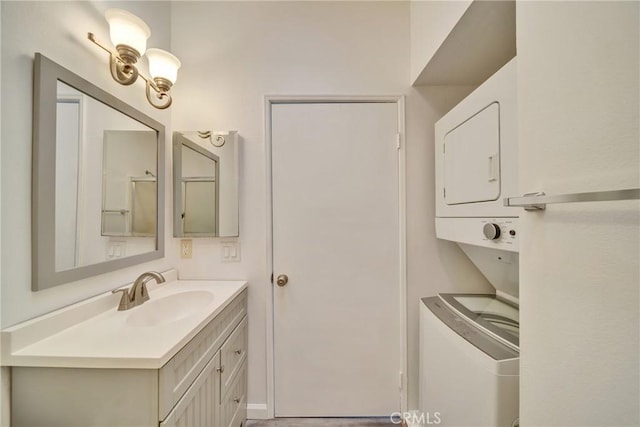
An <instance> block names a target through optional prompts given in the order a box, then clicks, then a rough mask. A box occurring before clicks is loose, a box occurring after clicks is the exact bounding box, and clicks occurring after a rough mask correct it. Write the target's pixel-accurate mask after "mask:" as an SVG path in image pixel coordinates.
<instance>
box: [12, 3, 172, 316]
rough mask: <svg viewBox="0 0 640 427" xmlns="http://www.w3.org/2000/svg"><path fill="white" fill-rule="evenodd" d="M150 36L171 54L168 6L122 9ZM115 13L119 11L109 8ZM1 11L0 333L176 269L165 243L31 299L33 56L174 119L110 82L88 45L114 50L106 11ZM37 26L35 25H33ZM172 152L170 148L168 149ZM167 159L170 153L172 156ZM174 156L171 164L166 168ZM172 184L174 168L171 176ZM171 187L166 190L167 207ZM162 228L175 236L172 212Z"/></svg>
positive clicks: (31, 7)
mask: <svg viewBox="0 0 640 427" xmlns="http://www.w3.org/2000/svg"><path fill="white" fill-rule="evenodd" d="M124 3H126V6H125V7H126V8H127V9H129V10H131V11H132V12H134V13H136V14H137V15H139V16H140V17H141V18H142V19H144V20H145V21H146V22H147V23H148V24H149V26H150V27H151V28H152V31H153V30H154V29H156V28H158V29H162V28H164V29H167V30H166V32H164V33H163V32H162V31H157V30H156V31H155V32H154V33H153V34H152V36H151V39H150V40H149V45H150V46H159V47H165V48H169V46H170V32H169V31H168V29H169V28H170V21H171V16H170V4H168V3H164V2H157V3H154V2H140V3H138V2H124ZM109 5H114V6H117V5H118V3H109ZM1 7H2V123H3V126H2V141H3V143H2V237H3V239H2V265H3V266H4V267H5V268H3V269H2V327H7V326H10V325H12V324H15V323H18V322H20V321H23V320H26V319H29V318H32V317H35V316H37V315H40V314H43V313H46V312H49V311H52V310H55V309H57V308H60V307H63V306H65V305H68V304H71V303H73V302H76V301H79V300H82V299H85V298H88V297H90V296H92V295H96V294H98V293H101V292H104V291H107V290H109V289H112V288H115V287H117V286H119V285H122V284H124V283H127V282H130V281H132V280H133V279H135V277H136V275H137V274H139V273H141V272H143V271H146V270H149V269H164V268H169V267H174V266H175V265H176V259H175V257H171V255H172V254H173V253H175V254H177V247H176V248H173V249H172V247H171V245H172V244H173V242H172V240H171V239H168V247H167V253H168V254H169V256H168V257H165V259H163V260H159V261H154V262H150V263H146V264H144V265H139V266H135V267H130V268H127V269H123V270H121V271H117V272H114V273H110V274H105V275H102V276H98V277H95V278H90V279H86V280H81V281H78V282H74V283H71V284H68V285H63V286H58V287H55V288H52V289H49V290H45V291H40V292H31V244H30V239H31V231H30V227H31V202H30V197H29V196H28V195H29V194H31V142H32V141H31V116H32V75H33V71H32V70H33V65H32V64H33V56H34V53H35V52H41V53H42V54H43V55H45V56H47V57H49V58H50V59H52V60H53V61H55V62H57V63H59V64H60V65H62V66H64V67H66V68H68V69H70V70H72V71H73V72H75V73H76V74H78V75H80V76H82V77H84V78H85V79H87V80H89V81H91V82H92V83H94V84H96V85H97V86H99V87H101V88H103V89H105V90H107V91H109V92H111V93H113V94H114V95H116V96H118V97H119V98H121V99H123V100H124V101H125V102H127V103H128V104H130V105H132V106H133V107H134V108H137V109H139V110H141V111H143V112H144V113H146V114H148V115H150V116H151V117H153V118H155V119H156V120H158V121H160V122H162V123H164V124H165V125H166V126H167V127H168V128H169V127H170V125H171V120H170V119H171V117H170V112H169V111H160V110H156V109H154V108H153V107H151V106H149V104H148V103H147V101H146V98H145V95H144V85H143V84H142V83H140V82H138V83H137V84H135V85H134V86H133V87H124V86H120V85H119V84H117V83H116V82H114V81H113V80H112V79H111V76H110V74H109V69H108V55H107V54H106V53H105V52H104V51H102V50H101V49H100V48H98V47H97V46H95V45H94V44H93V43H91V42H90V41H89V40H88V39H87V32H89V31H92V32H94V33H96V35H97V37H98V38H99V39H101V40H103V41H105V42H109V36H108V27H107V23H106V21H105V19H104V9H106V7H107V4H105V3H97V2H95V3H89V2H6V1H3V2H2V3H1ZM34 23H37V25H36V24H34ZM166 147H167V148H169V147H170V146H169V145H166ZM167 153H169V151H167ZM169 159H170V156H167V162H166V163H167V165H168V164H169V161H170V160H169ZM167 170H168V172H169V173H168V174H167V183H169V182H170V180H169V178H170V168H169V169H167ZM169 189H170V185H167V200H171V199H170V197H169ZM166 213H167V215H166V217H167V220H166V221H165V227H166V231H167V233H165V234H167V236H168V232H170V223H169V222H168V221H169V218H170V215H169V210H168V209H166Z"/></svg>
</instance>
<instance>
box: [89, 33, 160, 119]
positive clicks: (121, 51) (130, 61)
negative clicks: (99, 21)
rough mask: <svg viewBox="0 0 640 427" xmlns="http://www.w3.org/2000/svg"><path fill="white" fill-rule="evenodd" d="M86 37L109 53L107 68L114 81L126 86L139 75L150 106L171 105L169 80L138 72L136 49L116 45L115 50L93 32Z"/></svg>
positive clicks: (138, 55) (138, 56) (138, 57)
mask: <svg viewBox="0 0 640 427" xmlns="http://www.w3.org/2000/svg"><path fill="white" fill-rule="evenodd" d="M88 37H89V40H91V41H92V42H93V43H95V44H96V45H98V46H99V47H100V48H102V49H103V50H104V51H105V52H107V53H109V62H110V64H109V69H110V71H111V76H112V77H113V79H114V80H115V81H117V82H118V83H120V84H121V85H125V86H128V85H131V84H133V83H134V82H135V81H136V80H137V79H138V77H140V78H142V79H143V80H144V81H145V84H146V88H145V89H146V95H147V101H149V103H150V104H151V105H152V106H154V107H155V108H158V109H160V110H164V109H165V108H169V106H171V102H172V99H171V95H170V94H169V90H170V89H171V86H172V83H171V81H170V80H168V79H165V78H162V77H156V78H154V79H151V78H149V77H146V76H145V75H143V74H142V73H140V72H139V71H138V69H137V68H136V66H135V63H136V62H137V61H138V59H140V54H139V53H138V51H137V50H135V49H133V48H131V47H130V46H126V45H118V46H116V50H112V49H109V48H108V47H106V46H105V45H104V44H102V43H100V42H99V41H98V39H97V38H96V36H95V34H93V33H89V35H88Z"/></svg>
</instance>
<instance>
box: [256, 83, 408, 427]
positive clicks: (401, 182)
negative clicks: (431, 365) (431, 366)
mask: <svg viewBox="0 0 640 427" xmlns="http://www.w3.org/2000/svg"><path fill="white" fill-rule="evenodd" d="M323 102H324V103H348V102H353V103H365V102H371V103H374V102H375V103H395V104H397V106H398V132H399V133H400V148H399V149H398V199H399V206H398V217H399V230H398V233H399V240H398V245H399V263H400V265H399V277H398V280H399V284H400V289H399V291H400V313H399V315H400V327H401V329H402V330H401V331H400V345H401V348H400V360H401V363H400V369H401V373H402V378H403V381H402V385H401V389H400V411H402V412H406V410H407V402H408V401H407V391H408V387H407V383H408V381H407V255H406V245H407V221H406V197H407V194H406V141H405V135H406V132H405V97H404V96H403V95H381V96H360V95H357V96H345V95H338V96H331V95H327V96H325V95H308V96H305V95H296V96H289V95H267V96H265V162H266V164H265V172H266V179H265V182H266V186H267V188H266V203H267V210H266V212H267V215H266V217H267V236H266V237H267V239H266V241H267V257H266V258H267V259H266V261H267V270H266V271H267V275H268V276H271V274H272V271H273V197H272V196H273V187H272V174H271V171H272V165H271V162H272V157H271V151H272V143H271V119H272V117H271V106H272V105H273V104H290V103H323ZM266 281H267V286H268V291H267V292H266V315H267V319H266V328H267V330H266V347H267V404H266V408H263V405H257V404H252V405H247V411H249V406H251V415H252V417H248V418H253V415H254V414H255V419H270V418H274V415H275V402H274V399H275V396H274V395H275V388H274V387H275V381H274V342H273V338H274V330H273V327H274V325H273V322H274V305H273V284H272V283H271V281H270V277H267V278H266ZM254 411H255V412H254Z"/></svg>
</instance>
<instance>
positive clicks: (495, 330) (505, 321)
mask: <svg viewBox="0 0 640 427" xmlns="http://www.w3.org/2000/svg"><path fill="white" fill-rule="evenodd" d="M440 298H442V299H443V300H444V301H445V302H446V303H447V304H448V305H449V306H450V307H451V308H452V309H453V310H455V311H456V312H458V313H459V314H460V315H461V316H463V317H465V318H467V319H468V320H470V321H471V322H473V323H475V324H476V325H477V326H478V327H479V328H481V329H483V330H484V331H486V332H487V333H489V334H490V335H492V336H494V337H496V338H497V339H499V340H500V341H502V342H503V343H505V344H507V345H508V346H509V347H512V348H514V349H516V350H519V348H520V311H519V309H518V307H517V306H516V305H514V304H512V303H510V302H507V301H503V300H500V299H498V298H497V297H496V295H493V294H440Z"/></svg>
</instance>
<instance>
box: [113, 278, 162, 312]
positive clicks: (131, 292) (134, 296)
mask: <svg viewBox="0 0 640 427" xmlns="http://www.w3.org/2000/svg"><path fill="white" fill-rule="evenodd" d="M151 279H155V281H156V282H157V283H164V282H165V278H164V276H163V275H162V274H160V273H157V272H155V271H147V272H145V273H142V274H141V275H140V276H138V278H137V279H136V280H135V282H133V286H131V288H124V289H114V290H113V291H112V293H114V294H115V293H117V292H122V298H120V304H119V305H118V310H119V311H123V310H129V309H130V308H133V307H135V306H138V305H140V304H142V303H144V302H145V301H148V300H149V291H147V282H148V281H149V280H151Z"/></svg>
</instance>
